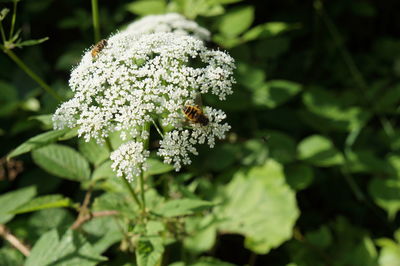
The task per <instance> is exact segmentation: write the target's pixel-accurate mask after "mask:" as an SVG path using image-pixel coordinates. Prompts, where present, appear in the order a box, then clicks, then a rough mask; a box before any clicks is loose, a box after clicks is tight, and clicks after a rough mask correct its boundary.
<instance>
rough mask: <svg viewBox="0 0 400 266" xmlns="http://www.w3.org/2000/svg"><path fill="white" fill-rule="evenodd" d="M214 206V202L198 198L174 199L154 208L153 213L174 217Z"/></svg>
mask: <svg viewBox="0 0 400 266" xmlns="http://www.w3.org/2000/svg"><path fill="white" fill-rule="evenodd" d="M213 206H215V204H214V203H212V202H209V201H205V200H198V199H176V200H170V201H168V202H166V203H165V204H164V205H162V206H160V207H158V208H156V209H155V210H154V212H155V213H157V214H159V215H162V216H164V217H175V216H182V215H189V214H194V213H196V212H201V211H204V210H206V209H209V208H211V207H213Z"/></svg>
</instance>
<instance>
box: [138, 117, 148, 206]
mask: <svg viewBox="0 0 400 266" xmlns="http://www.w3.org/2000/svg"><path fill="white" fill-rule="evenodd" d="M142 130H143V131H145V132H148V133H150V123H149V122H147V123H145V124H144V125H143V128H142ZM149 139H150V137H147V138H146V139H144V140H143V146H144V149H147V148H148V147H149ZM140 193H141V198H142V203H143V206H142V207H143V208H142V210H143V212H144V213H145V212H146V197H145V191H144V176H143V171H142V173H141V174H140Z"/></svg>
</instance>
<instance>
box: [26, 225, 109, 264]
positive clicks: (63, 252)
mask: <svg viewBox="0 0 400 266" xmlns="http://www.w3.org/2000/svg"><path fill="white" fill-rule="evenodd" d="M104 260H106V258H105V257H102V256H100V254H99V253H98V252H96V251H95V250H94V249H93V247H92V246H91V245H90V243H89V242H88V241H87V240H86V239H85V238H84V237H83V236H82V235H80V234H78V233H77V232H74V231H71V230H68V231H67V232H66V233H65V234H64V235H63V236H61V235H60V234H59V232H57V230H55V229H54V230H51V231H49V232H47V233H46V234H44V235H42V237H41V238H40V239H39V240H38V241H37V242H36V243H35V245H34V246H33V248H32V251H31V254H30V256H29V257H28V259H27V260H26V262H25V266H37V265H80V266H92V265H97V264H98V263H99V262H101V261H104Z"/></svg>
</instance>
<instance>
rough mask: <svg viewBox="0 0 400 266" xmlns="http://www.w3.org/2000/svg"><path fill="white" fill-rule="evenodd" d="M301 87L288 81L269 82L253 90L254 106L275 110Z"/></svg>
mask: <svg viewBox="0 0 400 266" xmlns="http://www.w3.org/2000/svg"><path fill="white" fill-rule="evenodd" d="M301 89H302V86H301V85H300V84H298V83H295V82H292V81H288V80H271V81H268V82H265V83H264V84H263V86H261V87H259V88H257V89H255V90H254V93H253V101H254V103H255V104H256V105H260V106H265V107H268V108H275V107H277V106H279V105H281V104H283V103H285V102H287V101H288V100H289V99H290V98H292V97H293V96H295V95H296V94H297V93H299V92H300V90H301Z"/></svg>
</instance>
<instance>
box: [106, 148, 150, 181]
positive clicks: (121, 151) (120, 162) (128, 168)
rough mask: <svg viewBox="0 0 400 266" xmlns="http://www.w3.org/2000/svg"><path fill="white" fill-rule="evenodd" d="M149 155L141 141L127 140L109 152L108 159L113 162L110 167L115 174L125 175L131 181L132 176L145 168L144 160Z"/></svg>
mask: <svg viewBox="0 0 400 266" xmlns="http://www.w3.org/2000/svg"><path fill="white" fill-rule="evenodd" d="M149 155H150V152H149V151H147V150H145V149H144V147H143V142H135V141H128V142H127V143H125V144H122V145H121V146H120V147H119V148H118V149H117V150H116V151H114V152H112V153H111V156H110V159H111V160H112V161H113V162H114V163H113V164H112V165H111V167H112V168H113V170H114V171H115V172H116V173H117V176H120V177H122V176H125V177H126V178H127V179H128V180H129V181H132V180H133V177H134V176H138V175H140V173H141V171H142V170H146V164H145V162H146V159H147V157H149Z"/></svg>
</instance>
